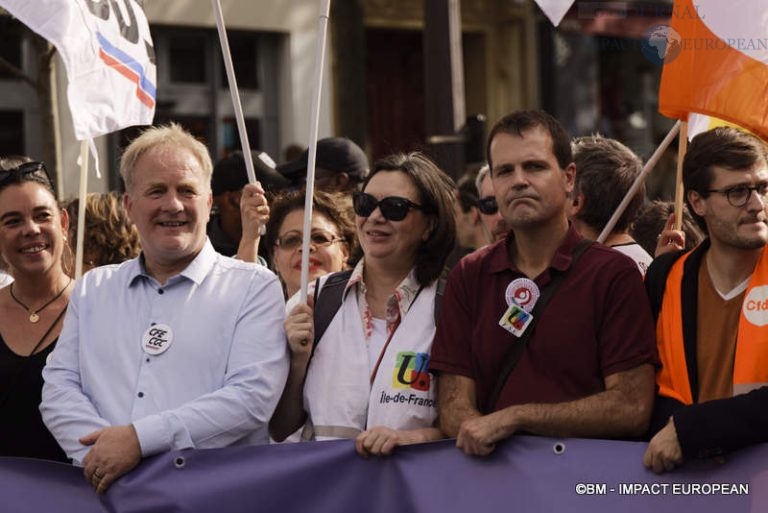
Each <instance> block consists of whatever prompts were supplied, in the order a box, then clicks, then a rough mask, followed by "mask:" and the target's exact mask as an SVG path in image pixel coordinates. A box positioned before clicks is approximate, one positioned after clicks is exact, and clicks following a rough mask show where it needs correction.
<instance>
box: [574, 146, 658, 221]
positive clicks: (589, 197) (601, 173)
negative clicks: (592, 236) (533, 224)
mask: <svg viewBox="0 0 768 513" xmlns="http://www.w3.org/2000/svg"><path fill="white" fill-rule="evenodd" d="M572 148H573V161H574V162H575V163H576V180H575V182H574V187H573V193H572V194H573V197H574V199H575V198H577V197H578V196H579V195H583V196H584V206H583V208H582V209H581V210H580V211H579V213H578V214H576V217H578V219H580V220H581V221H583V222H584V223H586V224H587V225H589V226H590V227H592V228H594V229H596V230H598V231H599V230H602V229H603V228H604V227H605V225H606V224H608V221H609V220H610V219H611V216H612V215H613V213H614V212H615V211H616V208H617V207H618V206H619V204H620V203H621V201H622V200H623V199H624V196H626V194H627V191H629V189H630V188H631V187H632V184H634V183H635V180H636V179H637V177H638V176H640V173H642V172H643V163H642V161H641V160H640V157H638V156H637V155H635V154H634V152H632V150H630V149H629V148H627V147H626V146H624V145H623V144H621V143H620V142H619V141H617V140H615V139H610V138H608V137H603V136H601V135H599V134H594V135H590V136H586V137H578V138H576V139H574V140H573V145H572ZM644 200H645V184H642V185H641V186H640V188H639V189H638V190H637V192H636V193H635V195H634V196H633V197H632V200H631V201H630V202H629V204H628V205H627V208H626V209H625V210H624V213H623V214H622V215H621V217H620V218H619V220H618V221H617V222H616V225H615V226H614V231H617V232H623V231H624V230H626V229H627V228H629V223H630V222H631V221H632V219H634V218H635V215H637V211H638V210H639V209H640V207H641V206H643V201H644Z"/></svg>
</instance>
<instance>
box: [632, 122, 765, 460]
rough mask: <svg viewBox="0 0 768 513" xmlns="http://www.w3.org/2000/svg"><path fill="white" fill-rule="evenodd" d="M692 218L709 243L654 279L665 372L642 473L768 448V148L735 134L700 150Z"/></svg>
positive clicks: (690, 183)
mask: <svg viewBox="0 0 768 513" xmlns="http://www.w3.org/2000/svg"><path fill="white" fill-rule="evenodd" d="M683 184H684V186H685V193H686V196H685V197H686V201H687V202H688V208H689V209H690V211H691V213H692V214H693V216H694V217H695V218H696V220H697V222H698V223H699V224H700V225H701V227H702V228H703V229H704V230H705V231H706V232H707V234H708V237H707V238H706V239H705V240H704V241H703V242H702V243H701V244H699V245H698V246H697V247H696V248H695V249H693V250H692V251H690V252H687V253H683V252H673V253H669V254H666V255H663V256H661V257H659V258H657V259H656V260H655V261H654V263H653V264H652V265H651V267H650V269H649V270H648V274H647V275H646V288H647V290H648V293H649V296H650V299H651V303H652V307H653V310H654V312H655V313H657V325H656V338H657V340H658V348H659V358H660V359H661V362H662V367H661V369H660V370H659V372H658V374H657V377H656V383H657V386H658V397H657V401H656V406H655V408H654V410H655V411H654V417H653V421H652V424H651V429H652V431H651V432H652V433H653V432H655V430H656V429H658V428H661V429H660V430H658V432H656V434H655V436H653V438H652V439H651V442H650V444H649V445H648V449H647V450H646V452H645V456H644V458H643V463H644V464H645V465H646V466H647V467H649V468H652V469H653V470H654V471H655V472H664V471H669V470H672V469H673V468H674V467H675V466H677V465H679V464H681V463H682V462H683V460H684V459H685V458H697V457H698V458H701V457H710V456H717V455H719V454H723V453H724V452H727V451H730V450H734V449H736V448H739V447H743V446H746V445H750V444H754V443H758V442H765V441H768V408H766V404H768V386H766V385H768V251H766V250H765V248H766V243H768V224H767V220H768V215H766V204H767V203H768V147H767V146H766V145H765V143H764V142H762V141H761V140H759V139H758V138H756V137H754V136H752V135H750V134H747V133H745V132H742V131H740V130H737V129H735V128H725V127H721V128H716V129H714V130H710V131H709V132H705V133H703V134H700V135H698V136H697V137H695V138H694V139H693V141H692V142H691V144H690V146H689V148H688V153H687V154H686V156H685V160H684V162H683Z"/></svg>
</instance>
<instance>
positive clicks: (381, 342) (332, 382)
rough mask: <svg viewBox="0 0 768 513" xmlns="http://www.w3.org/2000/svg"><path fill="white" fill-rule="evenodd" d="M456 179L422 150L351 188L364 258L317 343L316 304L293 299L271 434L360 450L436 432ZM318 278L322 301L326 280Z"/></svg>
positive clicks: (388, 162) (380, 451) (380, 165)
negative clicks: (439, 327) (440, 310)
mask: <svg viewBox="0 0 768 513" xmlns="http://www.w3.org/2000/svg"><path fill="white" fill-rule="evenodd" d="M452 194H453V182H452V181H451V179H450V178H448V176H447V175H445V174H444V173H443V172H442V171H441V170H440V169H439V168H438V167H437V166H436V165H435V164H434V163H433V162H432V161H430V160H429V159H428V158H427V157H425V156H424V155H422V154H419V153H410V154H408V155H405V154H396V155H392V156H390V157H388V158H385V159H383V160H381V161H379V162H377V163H376V164H374V166H373V169H372V171H371V173H370V174H369V175H368V177H367V178H366V180H365V181H364V182H363V185H362V192H357V193H355V194H354V208H355V214H356V219H355V225H356V227H357V236H358V240H359V243H360V246H361V248H362V253H363V257H362V259H361V260H360V261H359V262H358V263H357V265H356V266H355V268H354V270H353V271H352V273H351V275H350V277H349V279H348V280H347V282H346V283H345V286H344V292H343V296H342V304H341V307H340V308H339V309H338V310H337V311H336V313H335V315H334V317H333V319H332V320H331V321H330V324H328V326H327V328H326V329H325V331H324V333H323V335H322V336H321V338H320V340H319V341H317V345H316V347H313V346H314V343H313V341H314V320H313V309H312V307H310V306H308V305H303V304H297V305H296V306H293V305H292V303H294V301H295V302H296V303H298V301H297V300H294V301H291V302H289V305H288V309H289V312H290V313H289V315H288V317H287V318H286V321H285V327H286V333H287V335H288V342H289V345H290V349H291V370H290V374H289V377H288V383H287V384H286V388H285V390H284V391H283V396H282V398H281V399H280V403H279V405H278V407H277V410H276V412H275V415H274V416H273V417H272V421H271V422H270V433H271V434H272V437H273V438H274V439H275V440H278V441H280V440H283V439H284V438H285V437H286V436H287V435H289V434H291V433H292V432H294V431H295V430H297V429H299V428H300V427H302V426H304V433H303V438H305V439H314V440H328V439H337V438H355V447H356V449H357V451H358V453H360V454H361V455H364V456H368V455H370V454H373V455H386V454H390V453H391V452H392V451H393V450H394V448H395V447H397V446H398V445H404V444H410V443H419V442H425V441H429V440H436V439H438V438H440V437H441V434H440V431H439V430H438V429H437V428H436V427H434V422H435V419H436V414H437V410H436V402H435V395H434V391H435V381H434V379H435V378H434V376H431V375H430V374H429V373H428V371H427V365H428V362H429V351H430V346H431V343H432V337H433V335H434V332H435V316H434V311H435V301H436V298H437V297H438V295H437V282H438V279H439V277H440V275H441V273H442V272H443V267H444V263H445V259H446V257H447V256H448V254H449V253H450V251H451V249H452V248H453V243H454V238H455V221H454V216H453V195H452ZM329 279H331V278H329V277H326V279H324V278H321V279H320V280H319V287H320V292H319V295H317V296H316V297H319V298H320V299H319V301H323V290H322V289H323V286H324V285H325V284H326V283H328V280H329Z"/></svg>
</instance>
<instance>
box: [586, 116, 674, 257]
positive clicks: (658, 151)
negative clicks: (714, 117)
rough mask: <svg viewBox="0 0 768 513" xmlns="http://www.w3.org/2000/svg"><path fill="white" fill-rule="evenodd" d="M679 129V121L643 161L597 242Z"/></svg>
mask: <svg viewBox="0 0 768 513" xmlns="http://www.w3.org/2000/svg"><path fill="white" fill-rule="evenodd" d="M679 131H680V121H678V122H677V123H675V125H674V126H673V127H672V129H671V130H670V131H669V132H668V133H667V136H666V137H664V140H663V141H661V144H659V147H658V148H656V151H654V152H653V155H651V158H649V159H648V162H646V163H645V166H643V170H642V172H641V173H640V174H639V175H638V176H637V178H635V182H634V183H633V184H632V187H630V188H629V190H628V191H627V193H626V194H625V195H624V199H622V200H621V203H619V206H618V207H616V211H615V212H614V213H613V215H612V216H611V218H610V219H609V220H608V222H607V223H606V225H605V227H604V228H603V231H602V232H600V236H599V237H598V238H597V242H600V243H602V242H605V239H607V238H608V236H609V235H610V234H611V232H612V231H613V227H614V226H616V223H617V222H618V221H619V218H620V217H621V215H622V214H623V213H624V211H625V210H626V209H627V205H629V202H630V201H632V198H634V197H635V193H636V192H637V190H638V189H639V188H640V186H641V185H642V184H643V182H644V181H645V178H646V177H647V176H648V173H650V172H651V171H652V170H653V168H654V167H656V164H657V163H658V162H659V159H660V158H661V155H662V154H663V153H664V151H665V150H666V149H667V147H669V145H670V144H671V143H672V141H673V140H674V138H675V137H677V134H678V132H679Z"/></svg>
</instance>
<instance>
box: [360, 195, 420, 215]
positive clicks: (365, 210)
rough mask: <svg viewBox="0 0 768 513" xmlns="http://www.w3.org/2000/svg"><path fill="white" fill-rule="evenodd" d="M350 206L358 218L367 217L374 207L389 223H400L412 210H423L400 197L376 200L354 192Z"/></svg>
mask: <svg viewBox="0 0 768 513" xmlns="http://www.w3.org/2000/svg"><path fill="white" fill-rule="evenodd" d="M352 204H353V206H354V208H355V214H357V215H359V216H360V217H369V216H370V215H371V214H373V211H374V210H376V207H378V208H379V210H380V211H381V215H382V216H384V219H387V220H389V221H402V220H403V219H405V216H407V215H408V211H409V210H410V209H412V208H415V209H417V210H424V207H422V206H421V205H417V204H416V203H414V202H412V201H411V200H409V199H407V198H401V197H400V196H387V197H386V198H382V199H380V200H377V199H376V198H375V197H373V196H371V195H370V194H367V193H365V192H356V193H354V195H353V196H352Z"/></svg>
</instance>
